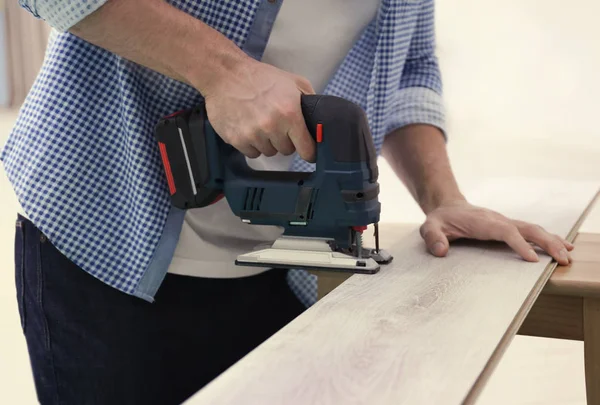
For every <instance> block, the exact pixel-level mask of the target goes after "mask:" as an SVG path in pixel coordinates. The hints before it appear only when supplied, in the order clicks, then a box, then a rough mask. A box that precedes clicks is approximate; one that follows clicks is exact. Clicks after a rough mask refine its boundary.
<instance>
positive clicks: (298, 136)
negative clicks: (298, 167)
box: [288, 105, 317, 163]
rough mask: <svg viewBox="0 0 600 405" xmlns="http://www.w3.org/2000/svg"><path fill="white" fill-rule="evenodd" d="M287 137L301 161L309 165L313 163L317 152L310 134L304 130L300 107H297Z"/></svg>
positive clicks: (306, 129) (304, 125) (304, 124)
mask: <svg viewBox="0 0 600 405" xmlns="http://www.w3.org/2000/svg"><path fill="white" fill-rule="evenodd" d="M288 137H289V139H290V140H291V141H292V143H293V144H294V147H295V149H296V151H297V152H298V155H300V157H301V158H302V159H304V160H306V161H307V162H311V163H313V162H314V161H315V157H316V152H317V150H316V145H315V141H314V140H313V138H312V136H311V135H310V132H308V128H306V123H305V122H304V117H303V116H302V111H301V110H300V105H298V113H297V114H296V117H295V118H294V120H293V121H292V127H291V128H290V130H289V132H288Z"/></svg>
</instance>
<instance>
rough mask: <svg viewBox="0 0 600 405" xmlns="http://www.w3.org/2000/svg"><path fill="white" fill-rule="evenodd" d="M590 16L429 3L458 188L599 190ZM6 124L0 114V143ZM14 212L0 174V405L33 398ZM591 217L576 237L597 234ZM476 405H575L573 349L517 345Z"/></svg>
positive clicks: (566, 10)
mask: <svg viewBox="0 0 600 405" xmlns="http://www.w3.org/2000/svg"><path fill="white" fill-rule="evenodd" d="M598 15H600V3H598V2H596V1H594V0H576V1H572V2H564V1H558V0H545V1H541V0H537V1H536V0H506V1H503V2H496V1H491V0H478V1H476V0H440V1H438V2H437V17H436V18H437V33H438V54H439V57H440V63H441V65H442V73H443V79H444V83H445V98H446V104H447V111H448V117H449V126H448V128H449V136H450V142H449V145H448V147H449V153H450V157H451V160H452V163H453V166H454V169H455V172H456V174H457V177H458V179H459V182H460V183H461V185H463V186H464V188H465V189H468V188H469V185H472V184H474V183H475V182H478V181H482V180H485V179H486V178H490V177H494V176H517V177H521V176H522V177H551V178H562V179H572V180H574V181H575V180H600V141H599V136H600V129H599V128H598V122H597V121H598V117H599V113H600V102H599V101H598V95H599V94H600V40H599V39H598V38H600V25H598V24H597V21H596V20H597V16H598ZM15 117H16V113H15V112H14V111H2V112H0V143H2V144H3V143H4V141H5V139H6V136H7V135H8V132H9V130H10V128H11V126H12V123H13V122H14V119H15ZM381 183H382V196H381V200H382V203H383V207H384V208H383V215H382V216H383V220H384V221H394V222H411V223H414V222H420V221H421V220H422V219H423V215H422V214H421V212H420V211H419V209H418V207H417V206H416V204H415V203H414V202H413V201H412V200H411V197H410V196H409V195H408V193H407V192H406V191H405V189H404V188H403V187H402V186H401V185H400V184H399V183H398V182H397V180H396V179H395V177H394V176H393V174H392V173H391V171H390V170H389V168H388V167H387V165H386V164H385V162H381ZM15 211H16V201H15V197H14V194H13V193H12V190H11V189H10V186H9V184H8V182H7V180H6V177H5V175H4V172H3V171H2V174H1V175H0V266H1V267H0V268H1V271H0V403H4V404H30V403H35V393H34V388H33V382H32V378H31V372H30V370H29V364H28V358H27V352H26V346H25V341H24V338H23V336H22V333H21V331H20V326H19V318H18V315H17V307H16V301H15V288H14V273H13V234H14V228H13V227H14V218H15ZM597 212H598V211H597ZM598 217H599V215H596V216H594V218H593V219H592V220H591V222H588V224H586V227H588V228H589V229H597V230H600V220H599V219H600V218H598ZM383 244H385V240H383ZM479 403H481V404H489V405H491V404H523V405H525V404H528V405H533V404H540V405H542V404H543V405H551V404H565V405H567V404H568V405H571V404H573V405H575V404H578V405H580V404H585V386H584V373H583V345H582V344H581V343H580V342H569V341H558V340H552V339H539V338H528V337H517V338H516V339H515V340H514V341H513V343H512V344H511V346H510V348H509V350H508V352H507V354H506V355H505V357H504V359H503V361H502V363H501V365H500V367H499V368H498V370H497V372H496V373H495V375H494V376H493V378H492V380H491V381H490V383H489V385H488V387H487V388H486V390H485V392H484V394H483V396H482V398H481V400H480V401H479Z"/></svg>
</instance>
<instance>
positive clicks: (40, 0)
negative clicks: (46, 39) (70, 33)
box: [19, 0, 107, 32]
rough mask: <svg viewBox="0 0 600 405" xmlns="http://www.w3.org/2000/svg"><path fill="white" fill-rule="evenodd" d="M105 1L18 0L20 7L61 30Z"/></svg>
mask: <svg viewBox="0 0 600 405" xmlns="http://www.w3.org/2000/svg"><path fill="white" fill-rule="evenodd" d="M106 2H107V0H19V4H20V5H21V7H23V8H24V9H25V10H27V11H29V12H30V13H31V14H33V15H34V16H35V17H36V18H39V19H42V20H44V21H46V23H48V25H50V26H51V27H53V28H55V29H57V30H58V31H61V32H65V31H67V30H68V29H69V28H71V27H72V26H74V25H75V24H77V23H78V22H79V21H81V20H83V19H84V18H85V17H87V16H88V15H90V14H92V13H93V12H94V11H96V10H97V9H98V8H100V6H102V5H103V4H104V3H106Z"/></svg>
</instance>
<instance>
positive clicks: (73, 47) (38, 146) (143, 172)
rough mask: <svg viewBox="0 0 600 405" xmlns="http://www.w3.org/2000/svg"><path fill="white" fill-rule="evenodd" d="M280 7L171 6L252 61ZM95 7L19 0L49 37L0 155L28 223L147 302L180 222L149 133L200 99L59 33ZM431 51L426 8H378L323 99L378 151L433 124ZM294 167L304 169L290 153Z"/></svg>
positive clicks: (262, 1) (212, 2)
mask: <svg viewBox="0 0 600 405" xmlns="http://www.w3.org/2000/svg"><path fill="white" fill-rule="evenodd" d="M281 1H282V0H278V1H276V2H273V3H272V2H271V1H269V0H240V1H230V0H202V1H201V0H171V1H169V2H170V3H171V4H172V5H174V6H175V7H178V8H179V9H181V10H183V11H184V12H186V13H189V14H191V15H192V16H194V17H196V18H198V19H200V20H202V21H204V22H205V23H206V24H208V25H210V26H212V27H213V28H215V29H217V30H219V31H220V32H221V33H223V34H224V35H225V36H227V37H228V38H229V39H230V40H231V41H233V42H234V43H235V44H237V45H238V46H240V47H241V48H242V49H243V50H245V51H246V52H247V53H248V54H249V55H251V56H253V57H256V58H260V55H261V54H262V51H263V50H264V46H265V45H266V43H267V40H268V38H266V37H265V35H268V34H265V33H268V32H270V30H269V29H265V24H272V20H273V18H265V17H266V16H268V15H269V13H271V15H272V14H273V13H274V14H276V13H277V10H278V8H279V6H280V2H281ZM105 2H106V0H20V3H21V4H22V6H24V7H25V8H26V9H28V10H29V11H30V12H31V13H32V14H33V15H35V16H36V17H38V18H42V19H44V20H46V21H47V22H48V23H49V24H50V25H52V26H53V27H54V28H56V30H57V31H56V32H55V35H53V37H52V39H51V41H50V43H49V45H48V49H47V54H46V58H45V61H44V64H43V67H42V69H41V71H40V73H39V76H38V78H37V80H36V82H35V84H34V85H33V87H32V89H31V91H30V93H29V95H28V97H27V99H26V101H25V103H24V105H23V107H22V109H21V112H20V115H19V118H18V120H17V123H16V125H15V127H14V129H13V131H12V133H11V135H10V137H9V140H8V142H7V144H6V145H5V147H4V149H3V151H2V154H1V155H0V158H1V159H2V161H3V162H4V165H5V169H6V171H7V174H8V178H9V180H10V181H11V183H12V185H13V187H14V190H15V192H16V194H17V197H18V199H19V201H20V203H21V205H22V207H23V208H24V210H25V211H26V213H27V215H28V216H29V218H30V219H31V220H32V221H33V222H34V223H35V224H36V226H38V227H39V228H40V229H41V231H42V232H43V233H44V234H46V236H48V238H49V239H50V240H51V241H52V242H53V244H54V245H55V246H56V247H57V248H58V249H59V250H60V251H61V252H62V253H63V254H65V255H66V256H67V257H68V258H69V259H70V260H72V261H73V262H74V263H76V264H77V265H78V266H80V267H81V268H83V269H84V270H85V271H86V272H88V273H90V274H92V275H93V276H95V277H97V278H98V279H100V280H102V281H103V282H105V283H107V284H108V285H110V286H113V287H115V288H117V289H119V290H121V291H123V292H125V293H127V294H132V295H134V296H137V297H140V298H143V299H145V300H148V301H153V297H154V294H155V293H156V291H157V289H158V287H159V286H160V284H161V282H162V280H163V278H164V276H165V274H166V272H167V269H168V266H169V263H170V260H171V258H172V256H173V252H174V249H175V246H176V244H177V240H178V236H179V233H180V230H181V226H182V223H183V218H184V212H182V211H180V210H177V209H175V208H173V207H172V206H171V204H170V197H169V192H168V187H167V184H166V181H165V178H164V174H163V168H162V166H161V160H160V156H159V151H158V148H157V145H156V143H155V141H154V137H153V130H154V126H155V125H156V123H157V122H158V120H159V119H160V118H161V117H163V116H166V115H168V114H170V113H172V112H174V111H178V110H181V109H185V108H189V107H192V106H194V105H195V104H197V103H198V102H199V101H200V99H201V96H200V94H198V92H197V91H196V90H195V89H194V88H192V87H189V86H187V85H185V84H183V83H180V82H178V81H175V80H173V79H170V78H168V77H165V76H163V75H161V74H159V73H156V72H154V71H152V70H150V69H148V68H145V67H143V66H140V65H138V64H135V63H133V62H130V61H128V60H125V59H123V58H121V57H119V56H117V55H115V54H113V53H110V52H108V51H106V50H104V49H102V48H99V47H96V46H94V45H91V44H89V43H87V42H85V41H83V40H81V39H79V38H77V37H76V36H74V35H72V34H70V33H69V32H68V29H69V28H70V27H71V26H73V25H74V24H76V23H77V22H78V21H80V20H82V19H83V18H85V17H86V16H87V15H89V14H90V13H92V12H94V11H95V10H96V9H97V8H98V7H100V6H101V5H102V4H103V3H105ZM434 47H435V38H434V2H433V0H382V1H381V5H380V8H379V12H378V14H377V16H376V18H375V19H374V20H373V21H372V22H371V23H370V24H369V25H368V27H367V28H366V30H365V31H364V32H363V33H362V35H361V37H360V38H359V39H358V41H357V42H356V43H355V44H354V46H353V48H352V49H351V50H350V52H349V53H348V55H347V56H346V58H345V59H344V61H343V63H342V64H341V66H340V67H339V69H338V71H337V72H336V73H335V74H334V76H333V77H332V78H331V80H330V81H329V84H328V85H327V87H326V89H325V91H324V92H323V93H324V94H331V95H336V96H340V97H344V98H346V99H348V100H350V101H353V102H355V103H357V104H359V105H360V106H362V107H363V109H364V110H365V111H366V114H367V118H368V119H369V125H370V127H371V131H372V134H373V138H374V142H375V146H376V149H377V152H378V153H379V151H380V150H381V145H382V143H383V139H384V137H385V136H386V134H389V133H390V132H392V131H393V130H395V129H397V128H400V127H402V126H405V125H408V124H413V123H424V124H430V125H434V126H437V127H439V128H441V129H443V121H444V114H443V107H442V101H441V79H440V73H439V69H438V64H437V59H436V57H435V54H434V50H435V49H434ZM293 169H294V170H309V169H311V167H310V165H309V164H307V163H306V162H304V161H302V160H300V159H299V158H296V160H295V161H294V163H293ZM296 281H297V282H301V279H300V278H297V279H296Z"/></svg>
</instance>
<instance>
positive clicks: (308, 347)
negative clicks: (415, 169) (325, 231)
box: [188, 179, 598, 405]
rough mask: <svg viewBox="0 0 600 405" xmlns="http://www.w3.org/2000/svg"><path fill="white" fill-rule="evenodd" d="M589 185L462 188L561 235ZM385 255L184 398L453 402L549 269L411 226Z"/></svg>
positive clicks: (479, 377) (472, 393)
mask: <svg viewBox="0 0 600 405" xmlns="http://www.w3.org/2000/svg"><path fill="white" fill-rule="evenodd" d="M597 190H598V184H597V183H575V182H571V181H569V182H567V181H564V182H563V181H537V180H536V181H531V180H529V181H527V180H514V179H512V180H509V179H500V180H497V181H489V182H487V183H486V184H485V185H483V186H482V187H480V188H479V189H478V190H476V191H475V192H472V193H467V195H468V196H469V197H470V199H471V200H472V201H473V202H474V203H476V204H481V205H484V206H487V207H489V208H492V209H495V210H498V211H500V212H502V213H504V214H506V215H508V216H510V217H513V218H518V219H522V220H527V221H531V222H536V223H538V224H540V225H542V226H544V227H546V228H547V229H549V230H550V231H552V232H554V233H558V234H560V235H563V236H566V235H572V234H573V232H572V230H573V228H574V225H575V224H576V223H577V224H578V219H579V217H580V216H581V214H582V212H583V211H584V210H585V208H586V205H587V204H588V203H589V202H590V201H591V200H592V198H593V197H594V195H595V194H596V192H597ZM393 230H394V226H393V225H382V231H384V232H385V234H386V235H388V236H386V238H385V239H384V240H383V246H384V247H385V248H387V249H388V250H389V251H390V252H391V253H392V254H393V255H394V256H395V260H394V261H393V262H392V263H391V264H390V265H388V266H387V267H385V268H384V269H382V271H380V272H379V273H378V274H376V275H371V276H368V275H354V276H352V277H350V278H349V279H348V280H346V281H345V282H344V283H343V285H341V286H340V287H338V288H337V289H335V290H333V291H332V292H330V293H329V294H328V295H327V296H326V297H325V298H323V299H322V300H321V301H319V302H318V303H317V304H315V305H314V306H313V307H311V308H310V309H309V310H307V311H306V312H305V313H303V314H302V315H300V316H299V317H298V318H296V319H295V320H294V321H293V322H291V323H290V324H288V325H287V326H285V327H284V328H283V329H281V330H280V331H279V332H278V333H276V334H275V335H274V336H272V337H271V338H270V339H268V340H267V341H266V342H265V343H263V344H262V345H261V346H259V347H258V348H257V349H256V350H254V351H253V352H252V353H250V354H249V355H248V356H246V357H245V358H243V359H242V360H241V361H239V362H238V363H237V364H236V365H234V366H233V367H231V368H230V369H229V370H227V371H226V372H225V373H223V374H222V375H221V376H220V377H218V378H217V379H215V380H214V381H213V382H212V383H210V384H209V385H208V386H207V387H205V388H204V389H202V390H201V391H200V392H198V393H197V394H196V395H195V396H193V397H192V398H191V399H190V400H189V401H188V403H190V404H223V405H224V404H241V403H243V404H261V405H269V404H282V403H285V404H289V405H293V404H303V405H304V404H349V405H352V404H373V405H378V404H394V405H397V404H441V403H443V404H459V403H462V402H472V401H474V400H475V399H476V398H477V394H478V392H479V391H480V389H481V387H482V385H483V383H484V382H485V381H486V379H487V377H488V376H489V374H490V373H491V370H493V367H494V366H495V364H496V363H497V361H498V360H499V358H500V355H501V354H502V353H503V351H504V349H505V347H506V346H507V345H508V343H509V342H510V339H511V338H512V336H513V335H514V334H516V332H517V330H518V328H519V326H520V323H521V322H522V320H523V319H524V318H525V316H526V314H527V312H528V311H529V308H530V307H531V305H532V304H533V302H534V301H535V298H536V297H537V294H538V293H539V291H540V290H541V289H542V287H543V285H544V283H545V282H546V281H547V278H548V277H549V276H550V274H551V270H552V267H553V266H552V265H550V266H549V263H550V259H549V258H548V257H547V256H545V255H542V256H541V260H540V262H538V263H526V262H524V261H522V260H520V259H519V258H517V257H516V255H515V254H513V253H512V252H511V251H510V250H509V249H507V248H506V246H504V245H503V244H494V243H474V242H468V243H467V242H462V243H456V244H454V245H453V246H452V249H451V252H450V254H449V255H448V256H447V257H446V258H443V259H440V258H435V257H432V256H431V255H430V254H428V253H427V252H426V250H425V247H424V245H423V242H422V240H421V238H420V236H419V234H418V231H417V230H415V231H413V232H412V233H411V234H410V235H409V236H407V237H404V238H398V239H395V238H394V237H393V235H392V233H393Z"/></svg>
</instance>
